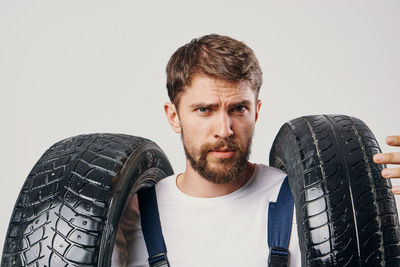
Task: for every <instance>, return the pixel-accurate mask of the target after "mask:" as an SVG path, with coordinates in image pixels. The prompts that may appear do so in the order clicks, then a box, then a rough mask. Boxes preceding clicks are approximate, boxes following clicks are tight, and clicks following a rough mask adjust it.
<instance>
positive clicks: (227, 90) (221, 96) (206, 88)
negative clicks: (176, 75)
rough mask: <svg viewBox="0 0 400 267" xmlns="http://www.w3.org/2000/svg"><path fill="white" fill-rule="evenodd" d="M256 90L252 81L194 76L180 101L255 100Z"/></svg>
mask: <svg viewBox="0 0 400 267" xmlns="http://www.w3.org/2000/svg"><path fill="white" fill-rule="evenodd" d="M255 97H256V92H255V90H253V89H252V88H251V85H250V82H248V81H240V82H231V81H226V80H221V79H217V78H212V77H210V76H206V75H195V76H193V78H192V80H191V83H190V85H189V86H188V87H187V88H185V89H184V91H183V93H182V95H181V98H180V103H181V104H185V102H186V103H189V102H190V103H192V102H197V101H198V102H202V101H243V100H248V101H252V100H255Z"/></svg>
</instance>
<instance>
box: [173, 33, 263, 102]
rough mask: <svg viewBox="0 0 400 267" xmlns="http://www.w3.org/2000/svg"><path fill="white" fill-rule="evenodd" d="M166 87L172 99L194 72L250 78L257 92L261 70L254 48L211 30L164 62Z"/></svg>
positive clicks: (216, 76)
mask: <svg viewBox="0 0 400 267" xmlns="http://www.w3.org/2000/svg"><path fill="white" fill-rule="evenodd" d="M166 71H167V89H168V96H169V98H170V100H171V102H172V103H173V104H175V105H178V104H179V94H180V93H181V92H183V91H184V89H185V87H187V86H190V82H191V79H192V77H193V75H194V74H205V75H207V76H210V77H214V78H218V79H222V80H227V81H232V82H240V81H249V82H250V84H251V86H252V89H253V90H255V91H256V93H257V95H258V92H259V90H260V87H261V84H262V71H261V68H260V64H259V63H258V60H257V58H256V56H255V54H254V52H253V50H252V49H251V48H250V47H248V46H247V45H245V44H244V43H243V42H239V41H237V40H235V39H233V38H231V37H228V36H223V35H218V34H210V35H205V36H203V37H201V38H198V39H193V40H192V41H191V42H190V43H188V44H186V45H184V46H182V47H180V48H178V50H176V51H175V53H174V54H173V55H172V56H171V58H170V60H169V62H168V65H167V69H166Z"/></svg>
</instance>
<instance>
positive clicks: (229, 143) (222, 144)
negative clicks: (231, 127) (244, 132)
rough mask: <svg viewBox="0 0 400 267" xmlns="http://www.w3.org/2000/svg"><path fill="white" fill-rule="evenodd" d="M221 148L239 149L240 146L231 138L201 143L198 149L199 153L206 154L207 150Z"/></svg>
mask: <svg viewBox="0 0 400 267" xmlns="http://www.w3.org/2000/svg"><path fill="white" fill-rule="evenodd" d="M221 148H227V149H228V150H239V151H240V150H241V146H240V145H239V144H237V143H235V142H234V141H233V140H231V139H227V140H225V139H221V140H218V141H217V142H215V143H213V144H210V143H208V144H203V145H202V146H201V147H200V151H201V154H206V153H208V152H211V151H214V150H218V149H221Z"/></svg>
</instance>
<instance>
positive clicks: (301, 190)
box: [270, 115, 400, 267]
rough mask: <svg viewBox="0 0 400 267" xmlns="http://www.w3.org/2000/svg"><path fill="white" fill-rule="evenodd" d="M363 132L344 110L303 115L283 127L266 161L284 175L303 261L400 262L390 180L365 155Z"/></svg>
mask: <svg viewBox="0 0 400 267" xmlns="http://www.w3.org/2000/svg"><path fill="white" fill-rule="evenodd" d="M378 152H380V149H379V146H378V143H377V141H376V140H375V137H374V135H373V134H372V132H371V131H370V129H369V128H368V127H367V126H366V125H365V124H364V123H363V122H362V121H361V120H359V119H356V118H353V117H348V116H343V115H321V116H306V117H301V118H297V119H295V120H292V121H290V122H288V123H286V124H284V125H283V126H282V128H281V129H280V131H279V133H278V135H277V136H276V138H275V141H274V143H273V145H272V148H271V152H270V165H271V166H275V167H278V168H281V169H283V170H284V171H286V172H287V174H288V177H289V184H290V186H291V190H292V193H293V197H294V200H295V207H296V218H297V227H298V235H299V242H300V250H301V252H302V266H363V267H366V266H373V267H376V266H400V244H399V240H400V232H399V219H398V216H397V210H396V204H395V199H394V197H393V195H392V193H391V191H390V188H391V183H390V181H389V180H387V179H383V178H382V177H381V174H380V172H381V170H382V166H381V165H378V164H375V163H373V161H372V156H373V155H374V154H376V153H378Z"/></svg>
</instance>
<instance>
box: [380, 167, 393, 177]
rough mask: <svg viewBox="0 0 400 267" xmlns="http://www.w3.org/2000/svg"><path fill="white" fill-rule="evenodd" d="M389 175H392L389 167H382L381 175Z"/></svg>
mask: <svg viewBox="0 0 400 267" xmlns="http://www.w3.org/2000/svg"><path fill="white" fill-rule="evenodd" d="M390 175H392V171H391V170H389V169H383V170H382V176H383V177H390Z"/></svg>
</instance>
